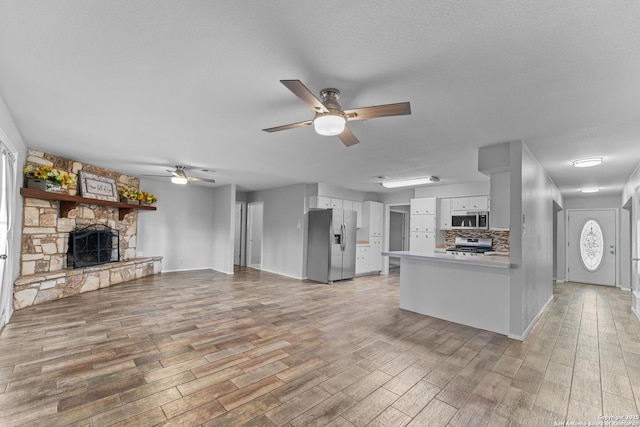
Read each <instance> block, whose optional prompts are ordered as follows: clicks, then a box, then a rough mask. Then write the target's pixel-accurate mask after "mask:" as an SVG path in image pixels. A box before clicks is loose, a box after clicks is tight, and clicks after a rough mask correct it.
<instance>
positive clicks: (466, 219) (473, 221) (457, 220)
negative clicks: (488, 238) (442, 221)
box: [451, 211, 489, 230]
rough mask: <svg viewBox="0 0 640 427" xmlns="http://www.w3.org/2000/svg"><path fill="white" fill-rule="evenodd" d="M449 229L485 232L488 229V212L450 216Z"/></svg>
mask: <svg viewBox="0 0 640 427" xmlns="http://www.w3.org/2000/svg"><path fill="white" fill-rule="evenodd" d="M451 228H453V229H464V228H473V229H483V230H487V229H488V228H489V212H486V211H481V212H467V213H466V214H464V215H452V216H451Z"/></svg>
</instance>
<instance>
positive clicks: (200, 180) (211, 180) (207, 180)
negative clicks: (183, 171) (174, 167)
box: [187, 176, 216, 183]
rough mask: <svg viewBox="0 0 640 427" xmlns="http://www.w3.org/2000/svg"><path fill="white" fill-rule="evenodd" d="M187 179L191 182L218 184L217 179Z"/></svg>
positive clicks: (193, 177)
mask: <svg viewBox="0 0 640 427" xmlns="http://www.w3.org/2000/svg"><path fill="white" fill-rule="evenodd" d="M187 179H188V180H189V181H194V182H212V183H213V182H216V180H215V179H209V178H198V177H195V176H190V177H187Z"/></svg>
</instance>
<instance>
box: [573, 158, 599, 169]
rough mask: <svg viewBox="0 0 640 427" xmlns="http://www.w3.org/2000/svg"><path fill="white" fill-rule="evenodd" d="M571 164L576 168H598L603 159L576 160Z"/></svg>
mask: <svg viewBox="0 0 640 427" xmlns="http://www.w3.org/2000/svg"><path fill="white" fill-rule="evenodd" d="M571 163H572V164H573V166H574V167H576V168H590V167H591V166H598V165H599V164H600V163H602V157H590V158H588V159H580V160H574V161H573V162H571Z"/></svg>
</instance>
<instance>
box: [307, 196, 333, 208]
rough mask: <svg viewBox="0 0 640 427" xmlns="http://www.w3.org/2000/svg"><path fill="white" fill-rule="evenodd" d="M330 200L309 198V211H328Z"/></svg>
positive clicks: (317, 197) (316, 197) (322, 197)
mask: <svg viewBox="0 0 640 427" xmlns="http://www.w3.org/2000/svg"><path fill="white" fill-rule="evenodd" d="M330 208H331V199H330V198H329V197H325V196H311V197H309V209H330Z"/></svg>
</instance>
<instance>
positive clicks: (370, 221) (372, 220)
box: [362, 202, 384, 237]
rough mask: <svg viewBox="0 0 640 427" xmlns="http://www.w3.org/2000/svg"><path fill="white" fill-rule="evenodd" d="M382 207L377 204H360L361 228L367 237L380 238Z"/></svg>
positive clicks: (380, 204)
mask: <svg viewBox="0 0 640 427" xmlns="http://www.w3.org/2000/svg"><path fill="white" fill-rule="evenodd" d="M383 207H384V205H383V204H382V203H379V202H364V203H363V204H362V218H363V221H362V228H363V229H365V230H364V231H365V232H366V233H367V234H368V236H369V237H380V236H382V227H383V224H382V216H383V210H384V209H383Z"/></svg>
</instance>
